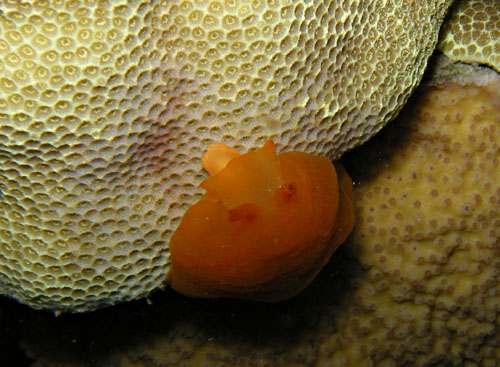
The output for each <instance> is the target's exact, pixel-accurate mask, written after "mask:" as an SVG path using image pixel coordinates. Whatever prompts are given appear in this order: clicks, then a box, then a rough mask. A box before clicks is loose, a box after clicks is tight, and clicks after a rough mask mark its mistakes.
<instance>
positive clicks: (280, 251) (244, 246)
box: [168, 141, 354, 302]
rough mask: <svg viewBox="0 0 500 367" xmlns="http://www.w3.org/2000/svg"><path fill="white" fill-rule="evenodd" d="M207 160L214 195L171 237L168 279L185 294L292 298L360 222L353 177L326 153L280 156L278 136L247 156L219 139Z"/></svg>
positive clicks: (192, 210) (208, 195)
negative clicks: (357, 216) (278, 153)
mask: <svg viewBox="0 0 500 367" xmlns="http://www.w3.org/2000/svg"><path fill="white" fill-rule="evenodd" d="M202 164H203V167H204V168H205V169H206V170H207V171H208V172H209V173H210V175H211V176H210V177H208V178H207V179H205V180H204V181H203V182H202V183H201V187H202V188H204V189H205V190H206V191H207V192H206V194H205V195H204V196H203V197H202V198H201V200H200V201H199V202H197V203H196V204H195V205H193V206H191V207H190V208H189V209H188V210H187V212H186V213H185V215H184V217H183V219H182V221H181V223H180V225H179V227H178V228H177V230H176V231H175V233H174V234H173V236H172V239H171V241H170V251H171V258H172V267H171V271H170V273H169V275H168V278H169V280H170V282H171V285H172V287H173V288H174V289H175V290H177V291H179V292H181V293H183V294H185V295H188V296H194V297H232V298H244V299H253V300H259V301H269V302H273V301H280V300H283V299H287V298H291V297H293V296H295V295H297V294H298V293H300V292H301V291H302V290H303V289H304V288H305V287H306V286H307V285H308V284H309V283H310V282H311V281H312V280H313V279H314V277H315V276H316V275H317V274H318V272H319V271H320V270H321V268H323V266H324V265H325V264H326V263H327V262H328V260H329V259H330V257H331V255H332V254H333V252H334V251H335V249H336V248H337V247H338V246H339V245H340V244H341V243H342V242H343V241H344V240H345V239H346V237H347V235H348V234H349V233H350V231H351V229H352V227H353V224H354V209H353V193H352V182H351V179H350V178H349V176H348V174H347V172H346V171H345V170H344V169H343V168H342V167H341V166H340V165H338V164H337V165H336V166H335V167H334V165H333V164H332V163H331V162H330V160H329V159H328V158H326V157H318V156H314V155H311V154H307V153H303V152H286V153H282V154H280V155H279V156H278V155H276V152H275V147H274V143H273V142H272V141H268V142H266V143H265V144H264V147H263V148H261V149H259V150H257V151H255V152H249V153H246V154H243V155H240V154H239V153H238V152H237V151H236V150H234V149H232V148H229V147H227V146H225V145H223V144H219V143H216V144H212V145H211V146H210V147H209V148H208V150H207V152H206V153H205V155H204V156H203V157H202Z"/></svg>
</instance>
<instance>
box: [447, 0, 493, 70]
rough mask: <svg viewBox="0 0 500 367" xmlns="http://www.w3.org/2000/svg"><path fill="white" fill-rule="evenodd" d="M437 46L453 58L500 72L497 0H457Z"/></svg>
mask: <svg viewBox="0 0 500 367" xmlns="http://www.w3.org/2000/svg"><path fill="white" fill-rule="evenodd" d="M437 48H438V49H439V50H441V51H443V52H444V54H445V55H446V56H448V57H449V58H451V59H453V60H458V61H462V62H475V63H480V64H487V65H489V66H491V67H493V68H495V69H496V70H497V71H498V72H500V1H499V0H461V1H457V2H456V3H455V5H454V8H453V10H452V11H451V16H450V18H449V19H448V20H447V21H446V22H445V23H444V24H443V28H442V29H441V35H440V38H439V42H438V45H437Z"/></svg>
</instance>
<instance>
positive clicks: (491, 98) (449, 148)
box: [24, 70, 500, 367]
mask: <svg viewBox="0 0 500 367" xmlns="http://www.w3.org/2000/svg"><path fill="white" fill-rule="evenodd" d="M481 78H482V79H481V80H480V83H478V84H480V86H477V85H465V86H461V85H459V84H458V83H452V82H448V83H447V84H445V85H443V86H441V87H437V88H429V89H426V90H421V91H420V92H418V95H417V96H416V97H415V99H413V101H411V105H410V106H408V107H407V108H406V109H405V110H404V111H403V112H402V113H401V115H400V117H399V118H398V119H397V120H396V121H395V122H394V123H392V124H391V125H390V126H389V127H388V129H387V130H386V131H383V132H382V133H381V135H377V136H376V137H375V138H374V140H373V141H370V142H368V143H367V144H368V145H366V146H363V147H361V149H358V150H357V151H356V152H354V154H353V155H352V156H351V157H347V161H346V162H345V163H346V165H347V167H348V168H350V171H351V173H353V178H354V179H355V181H356V183H357V184H356V186H355V194H356V196H357V198H358V200H357V201H356V203H355V204H356V206H357V220H358V222H357V224H356V226H355V229H354V233H353V236H352V237H351V239H350V241H348V242H347V243H345V244H344V245H342V246H341V247H340V249H339V250H338V251H337V252H336V254H335V256H334V257H333V258H332V262H331V264H329V266H328V267H327V268H326V269H325V270H324V271H323V272H322V273H321V274H320V276H319V278H318V279H317V280H316V281H315V282H314V283H313V284H312V286H311V287H310V288H309V289H307V290H306V291H305V292H304V293H303V294H301V295H300V296H298V297H297V298H295V299H293V300H291V301H289V302H285V303H280V304H275V305H255V304H248V303H236V302H222V301H219V302H186V301H185V300H183V299H180V298H175V297H174V298H173V301H174V302H176V306H175V307H173V306H172V303H171V301H172V297H169V296H170V295H166V296H165V299H161V298H157V299H155V302H154V303H153V305H151V306H148V307H138V308H137V309H139V310H140V311H138V310H137V309H134V311H135V312H133V313H132V312H130V310H123V311H124V312H123V313H122V314H120V315H114V314H112V313H109V314H102V315H100V316H97V317H96V319H93V320H94V322H95V323H98V321H99V320H100V318H102V319H103V320H105V321H104V322H105V323H106V329H110V330H113V331H112V332H110V333H113V334H114V328H116V327H117V325H120V323H122V322H123V321H122V320H123V318H124V317H125V315H127V317H130V316H131V315H132V317H133V318H134V320H135V321H134V322H133V323H132V325H130V324H129V325H127V330H128V332H130V336H128V337H127V338H125V339H126V340H127V341H128V342H129V344H128V345H125V346H122V345H118V344H117V345H116V346H114V348H109V349H111V350H113V351H112V352H110V353H107V354H106V355H104V356H102V359H99V357H98V356H96V355H95V354H94V355H93V356H92V358H93V361H94V363H93V365H95V366H114V367H118V366H152V365H162V366H186V367H189V366H214V367H215V366H217V367H221V366H224V367H233V366H273V367H274V366H288V367H289V366H294V367H298V366H300V367H307V366H315V367H317V366H321V367H323V366H324V367H326V366H328V367H330V366H333V367H334V366H367V367H368V366H377V367H385V366H391V367H396V366H401V367H403V366H426V367H427V366H442V367H444V366H484V367H487V366H496V365H499V364H500V352H499V350H500V349H499V347H500V339H499V333H498V330H499V329H500V321H499V320H500V307H499V306H498V305H499V304H500V283H499V281H498V272H499V269H500V257H499V250H500V247H499V241H498V238H499V236H500V227H499V225H500V211H499V209H498V208H499V203H500V170H499V169H498V168H499V164H500V143H499V142H500V125H499V122H500V121H499V116H500V103H499V101H500V77H499V76H498V75H496V74H494V73H492V72H491V70H490V72H489V75H488V77H486V78H483V74H481ZM166 305H168V306H166ZM136 313H138V314H139V316H135V315H136ZM110 315H112V317H111V320H110ZM148 316H149V317H151V321H150V322H149V323H147V322H146V325H145V326H144V323H145V319H147V317H148ZM51 322H58V323H60V325H64V330H67V332H68V335H64V336H57V335H58V333H60V329H59V328H54V329H53V330H54V331H53V332H52V334H50V336H51V338H55V339H56V340H57V341H59V340H70V339H71V337H74V338H76V339H78V338H77V337H75V335H79V333H78V332H77V331H76V330H79V328H80V327H81V326H80V324H79V323H78V322H76V321H75V320H74V319H73V320H72V319H70V318H64V316H63V319H60V320H57V321H54V320H51ZM51 322H48V323H47V324H42V325H38V326H37V327H38V328H39V329H40V331H39V333H35V334H34V335H30V337H27V338H25V343H24V345H25V347H26V348H27V349H29V350H30V353H31V354H30V355H31V356H33V357H35V358H36V359H37V361H38V366H41V367H42V366H51V367H55V366H64V367H70V366H78V365H79V364H77V363H75V362H74V357H73V356H72V355H71V354H72V350H74V349H76V348H80V347H76V348H75V347H73V348H72V347H69V346H68V347H67V349H66V350H64V351H63V350H62V349H61V348H58V353H52V352H49V353H48V352H47V350H50V344H51V343H54V342H53V341H50V342H47V343H40V338H39V335H47V334H46V333H47V331H48V330H51V328H50V327H48V325H50V326H52V327H53V325H51ZM68 324H69V325H71V326H69V325H68ZM87 329H88V330H92V328H91V327H87ZM129 329H131V330H129ZM89 334H90V335H93V334H92V333H91V332H90V331H89ZM137 334H139V335H141V337H140V339H139V340H138V339H137V338H134V337H135V335H137ZM142 335H144V336H142ZM70 336H71V337H70ZM92 340H94V339H92ZM68 344H70V343H69V342H68ZM56 345H58V347H59V343H58V342H56ZM106 345H107V344H106ZM106 351H108V349H106ZM96 358H97V359H96ZM86 361H88V359H85V358H84V359H80V360H79V363H82V365H83V363H84V362H86ZM96 361H97V362H96Z"/></svg>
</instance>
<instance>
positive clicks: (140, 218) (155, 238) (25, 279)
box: [0, 0, 451, 311]
mask: <svg viewBox="0 0 500 367" xmlns="http://www.w3.org/2000/svg"><path fill="white" fill-rule="evenodd" d="M450 3H451V0H439V1H428V0H418V1H393V0H377V1H375V0H372V1H359V0H350V1H343V2H338V1H336V0H327V1H320V0H314V1H307V2H306V1H299V2H296V1H292V0H283V1H262V0H256V1H247V0H244V1H243V0H242V1H232V0H226V1H217V0H200V1H198V0H197V1H192V0H185V1H160V0H153V1H143V0H134V1H125V0H119V1H108V0H102V1H94V0H87V1H76V0H74V1H55V0H54V1H45V0H36V1H25V2H23V1H20V0H9V1H3V2H1V3H0V10H1V11H0V123H1V127H0V190H1V192H0V292H1V293H3V294H6V295H8V296H11V297H14V298H15V299H17V300H19V301H21V302H24V303H26V304H29V305H31V306H32V307H36V308H45V309H52V310H58V311H86V310H92V309H95V308H98V307H101V306H104V305H109V304H114V303H116V302H118V301H125V300H129V299H133V298H137V297H141V296H145V295H147V294H149V293H150V292H151V291H152V290H153V289H156V288H157V287H159V286H161V285H162V282H163V278H164V276H165V274H166V272H167V270H168V267H169V260H168V242H169V238H170V235H171V233H172V231H173V230H174V229H175V227H176V225H177V223H178V221H179V219H180V217H181V215H182V214H183V213H184V211H185V209H186V208H187V207H188V206H189V205H190V204H192V203H193V202H194V200H195V196H196V195H197V194H200V191H199V189H198V188H197V184H198V183H199V182H200V181H201V180H202V178H203V177H202V172H201V169H200V165H199V158H200V156H201V153H202V151H203V150H204V148H205V147H206V146H207V145H208V144H209V143H212V142H214V141H221V142H224V143H227V144H228V145H230V146H235V147H236V148H237V149H239V150H240V151H247V150H248V149H249V148H253V147H255V146H260V145H262V143H263V142H264V141H265V140H267V139H269V138H272V139H273V140H274V141H275V142H276V143H277V145H278V147H279V148H282V147H284V146H286V147H287V149H289V150H290V149H295V150H303V151H309V152H315V153H320V154H322V155H329V156H330V157H338V156H339V155H340V154H341V153H343V152H345V151H346V150H348V149H350V148H352V147H354V146H355V145H357V144H360V143H362V142H364V141H365V140H367V139H368V138H369V137H370V136H371V135H373V134H374V133H375V132H377V131H378V130H379V129H380V128H381V127H382V126H383V125H384V124H385V123H386V122H387V121H388V120H389V119H391V118H392V117H393V116H394V115H395V114H396V113H397V112H398V110H399V109H400V107H401V106H402V105H403V104H404V102H405V101H406V99H407V97H408V96H409V94H410V93H411V92H412V91H413V89H414V87H415V86H416V85H417V83H418V82H419V80H420V78H421V76H422V73H423V70H424V68H425V66H426V63H427V59H428V57H429V55H430V54H431V52H432V50H433V48H434V46H435V42H436V39H437V33H438V29H439V26H440V24H441V21H442V19H443V17H444V16H445V13H446V10H447V9H448V7H449V5H450ZM276 121H277V122H276Z"/></svg>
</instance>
